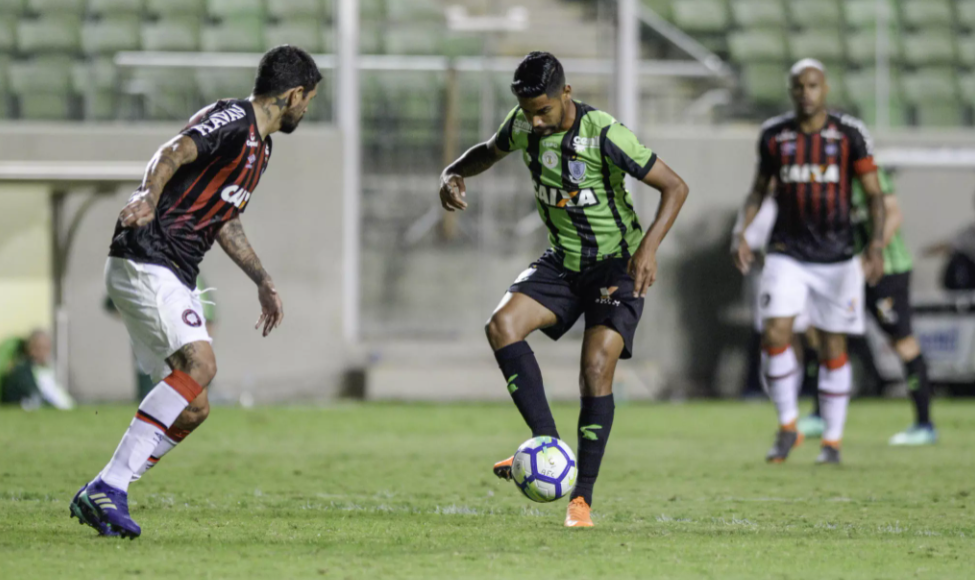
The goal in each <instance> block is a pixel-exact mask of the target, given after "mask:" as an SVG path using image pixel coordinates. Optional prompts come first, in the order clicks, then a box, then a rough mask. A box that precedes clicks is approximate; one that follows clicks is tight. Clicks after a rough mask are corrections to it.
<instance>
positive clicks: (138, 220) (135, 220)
mask: <svg viewBox="0 0 975 580" xmlns="http://www.w3.org/2000/svg"><path fill="white" fill-rule="evenodd" d="M155 217H156V202H155V201H154V200H153V199H152V195H150V194H149V192H148V191H146V190H144V189H137V190H136V191H135V193H133V194H132V197H130V198H129V203H127V204H125V207H123V208H122V212H121V213H120V214H119V216H118V219H119V221H121V222H122V227H123V228H141V227H142V226H144V225H146V224H148V223H149V222H151V221H152V220H153V219H155Z"/></svg>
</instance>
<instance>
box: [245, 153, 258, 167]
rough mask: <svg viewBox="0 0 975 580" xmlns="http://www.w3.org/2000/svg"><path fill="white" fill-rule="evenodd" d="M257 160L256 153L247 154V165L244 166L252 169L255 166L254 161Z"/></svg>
mask: <svg viewBox="0 0 975 580" xmlns="http://www.w3.org/2000/svg"><path fill="white" fill-rule="evenodd" d="M255 161H257V155H254V154H253V153H251V154H250V155H248V156H247V165H245V166H244V169H250V168H251V167H254V162H255Z"/></svg>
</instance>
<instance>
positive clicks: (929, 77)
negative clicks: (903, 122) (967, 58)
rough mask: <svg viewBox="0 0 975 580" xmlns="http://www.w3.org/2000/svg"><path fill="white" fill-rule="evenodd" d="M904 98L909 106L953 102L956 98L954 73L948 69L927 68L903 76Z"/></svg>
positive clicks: (956, 89)
mask: <svg viewBox="0 0 975 580" xmlns="http://www.w3.org/2000/svg"><path fill="white" fill-rule="evenodd" d="M902 83H903V86H904V96H905V97H907V101H908V102H909V103H911V104H919V103H932V102H944V103H947V102H954V101H955V100H956V99H957V98H958V85H957V84H956V83H955V71H954V70H953V69H952V68H949V67H938V68H935V67H928V68H925V69H922V70H920V71H918V72H914V73H907V74H905V75H904V76H903V79H902Z"/></svg>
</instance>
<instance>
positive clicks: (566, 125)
mask: <svg viewBox="0 0 975 580" xmlns="http://www.w3.org/2000/svg"><path fill="white" fill-rule="evenodd" d="M577 112H578V111H577V110H576V102H575V101H573V100H572V99H569V106H568V107H566V108H565V115H564V116H563V117H562V126H561V127H559V133H564V132H566V131H568V130H569V129H571V128H572V126H573V125H575V124H576V113H577Z"/></svg>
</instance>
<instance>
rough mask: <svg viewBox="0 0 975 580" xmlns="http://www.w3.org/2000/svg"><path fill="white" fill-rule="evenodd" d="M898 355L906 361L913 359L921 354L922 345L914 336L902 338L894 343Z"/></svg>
mask: <svg viewBox="0 0 975 580" xmlns="http://www.w3.org/2000/svg"><path fill="white" fill-rule="evenodd" d="M894 350H895V351H896V352H897V356H899V357H900V359H901V360H902V361H904V362H908V361H912V360H914V359H916V358H917V357H918V355H920V354H921V345H920V343H918V341H917V339H916V338H914V337H913V336H908V337H905V338H902V339H900V340H898V341H897V342H895V343H894Z"/></svg>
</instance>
